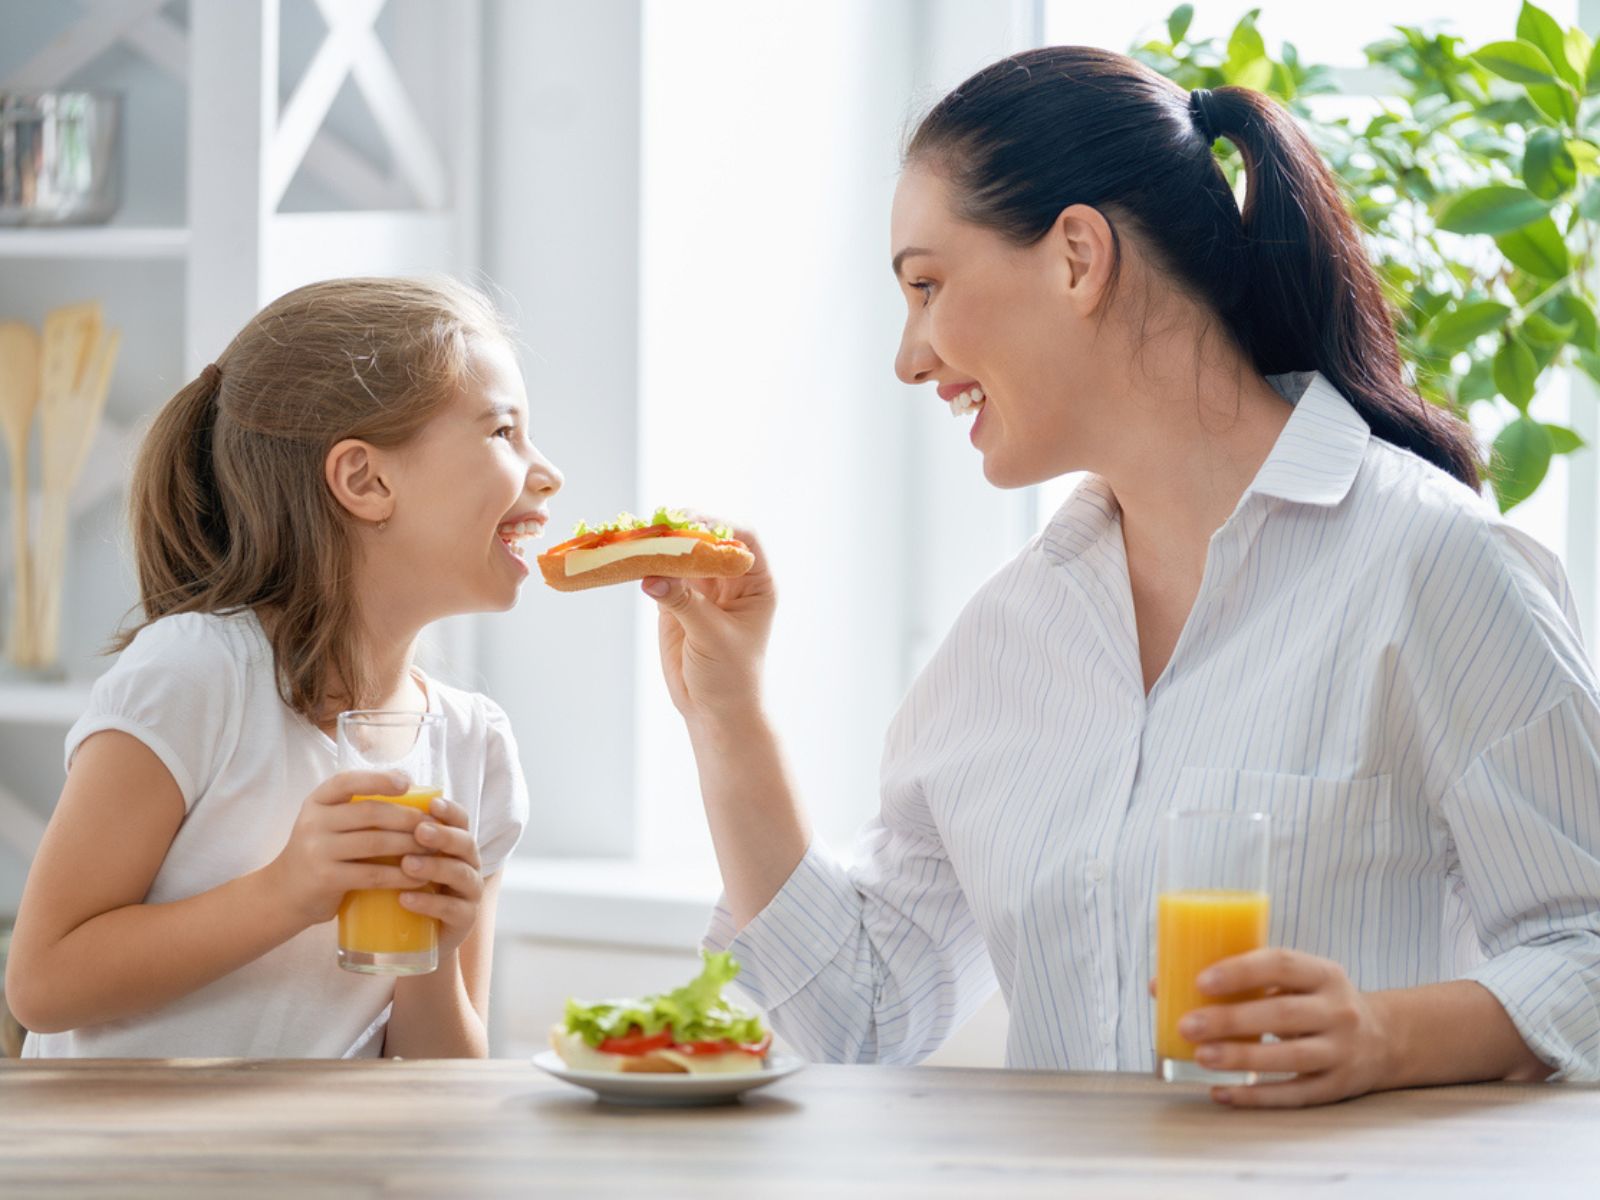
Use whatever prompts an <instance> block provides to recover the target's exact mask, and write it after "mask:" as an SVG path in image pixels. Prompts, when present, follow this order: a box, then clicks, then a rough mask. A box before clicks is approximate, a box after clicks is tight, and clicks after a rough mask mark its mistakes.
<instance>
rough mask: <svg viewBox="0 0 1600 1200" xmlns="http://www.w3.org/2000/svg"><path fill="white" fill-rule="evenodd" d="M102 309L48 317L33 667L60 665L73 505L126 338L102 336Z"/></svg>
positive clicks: (86, 307)
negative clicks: (75, 492) (70, 502)
mask: <svg viewBox="0 0 1600 1200" xmlns="http://www.w3.org/2000/svg"><path fill="white" fill-rule="evenodd" d="M102 327H103V322H102V319H101V313H100V305H99V304H97V303H88V304H74V305H68V306H67V307H65V308H58V309H55V310H54V311H53V312H50V313H48V314H46V316H45V322H44V367H43V371H42V372H41V385H40V396H39V465H40V474H41V477H42V484H43V499H42V503H41V510H42V511H41V514H40V517H41V521H40V530H39V570H38V572H37V573H36V575H35V581H34V606H33V611H34V620H35V622H36V634H37V636H36V640H35V646H34V649H35V665H36V666H48V665H49V664H51V663H53V662H55V660H56V656H57V653H58V651H59V649H60V641H61V591H62V584H63V580H64V576H65V574H66V557H67V534H68V517H69V507H68V506H69V501H70V500H71V497H72V488H73V485H74V484H76V483H77V481H78V474H79V472H81V471H82V470H83V464H84V460H85V459H86V458H87V457H88V455H89V447H90V446H91V445H93V443H94V436H95V432H96V430H97V429H98V427H99V424H100V418H101V415H102V414H103V413H104V412H105V402H106V394H107V392H108V391H109V390H110V387H111V368H112V366H113V365H114V364H115V362H116V357H117V350H118V348H119V346H120V344H121V335H120V334H118V333H116V332H113V333H111V334H110V335H109V336H106V337H102V336H101V329H102Z"/></svg>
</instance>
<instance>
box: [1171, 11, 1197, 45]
mask: <svg viewBox="0 0 1600 1200" xmlns="http://www.w3.org/2000/svg"><path fill="white" fill-rule="evenodd" d="M1193 22H1194V5H1192V4H1180V5H1178V7H1177V8H1175V9H1173V10H1172V15H1171V16H1169V17H1168V18H1167V37H1168V39H1169V40H1170V41H1171V42H1172V44H1173V45H1174V46H1176V45H1177V44H1178V43H1179V42H1181V41H1183V39H1184V35H1185V34H1187V33H1188V32H1189V26H1190V25H1191V24H1193Z"/></svg>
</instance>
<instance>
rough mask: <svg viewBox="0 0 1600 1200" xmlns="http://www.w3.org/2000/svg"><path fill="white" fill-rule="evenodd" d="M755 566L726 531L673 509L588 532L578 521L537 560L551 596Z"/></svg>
mask: <svg viewBox="0 0 1600 1200" xmlns="http://www.w3.org/2000/svg"><path fill="white" fill-rule="evenodd" d="M755 561H756V556H755V555H754V554H751V553H750V550H749V548H748V547H747V546H746V545H745V544H744V543H743V542H741V541H739V539H738V538H736V537H734V536H733V531H732V530H731V529H727V528H725V527H721V526H719V527H717V528H715V529H713V528H711V527H709V526H707V525H703V524H701V523H700V522H699V521H691V520H690V519H689V518H688V517H687V516H686V515H685V514H683V513H681V512H678V511H676V510H673V509H666V508H658V509H656V511H655V515H654V516H652V517H651V518H650V519H649V520H648V521H647V520H645V519H643V518H642V517H636V516H634V515H633V514H632V513H623V514H621V515H620V516H619V517H618V518H617V519H616V520H615V521H612V522H611V523H610V524H609V525H601V526H599V527H598V528H594V529H591V528H590V527H589V526H588V525H587V524H585V523H583V522H579V524H578V528H577V530H576V531H575V532H574V534H573V536H572V537H571V538H569V539H568V540H567V541H564V542H562V543H561V544H560V545H559V546H552V547H550V549H548V550H546V551H545V552H544V553H543V554H541V555H539V570H540V571H541V572H543V574H544V581H545V582H546V583H548V584H549V585H550V586H551V587H553V588H555V589H556V590H557V591H561V592H577V591H582V590H583V589H584V588H592V587H604V586H605V585H606V584H608V583H626V582H628V581H629V580H632V579H644V578H645V577H646V576H650V575H666V576H677V577H680V578H684V579H716V578H722V577H727V576H734V575H743V574H744V573H745V572H746V571H748V570H749V569H750V568H751V567H752V566H754V565H755Z"/></svg>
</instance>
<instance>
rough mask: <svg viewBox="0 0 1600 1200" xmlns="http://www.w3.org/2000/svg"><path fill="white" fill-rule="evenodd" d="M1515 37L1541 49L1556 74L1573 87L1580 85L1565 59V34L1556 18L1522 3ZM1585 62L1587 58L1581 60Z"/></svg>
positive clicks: (1580, 81) (1542, 10)
mask: <svg viewBox="0 0 1600 1200" xmlns="http://www.w3.org/2000/svg"><path fill="white" fill-rule="evenodd" d="M1517 37H1519V38H1520V39H1522V40H1523V41H1524V42H1528V43H1530V44H1532V45H1534V46H1536V47H1538V48H1539V50H1541V51H1543V53H1544V56H1545V58H1547V59H1549V60H1550V65H1551V66H1552V67H1554V68H1555V72H1556V74H1557V75H1559V76H1561V78H1562V79H1564V80H1566V81H1567V82H1568V83H1570V84H1571V85H1572V86H1573V87H1582V86H1583V80H1582V79H1581V78H1580V77H1579V75H1578V73H1577V72H1576V71H1574V70H1573V69H1572V64H1571V63H1570V62H1568V61H1567V35H1566V33H1565V32H1564V31H1563V30H1562V28H1561V26H1560V25H1558V24H1556V19H1555V18H1554V17H1552V16H1551V15H1550V14H1549V13H1547V12H1545V11H1544V9H1542V8H1536V7H1535V6H1534V5H1532V4H1529V3H1526V0H1524V3H1523V5H1522V11H1521V12H1520V13H1518V14H1517ZM1583 61H1584V62H1587V61H1588V60H1587V59H1585V60H1583Z"/></svg>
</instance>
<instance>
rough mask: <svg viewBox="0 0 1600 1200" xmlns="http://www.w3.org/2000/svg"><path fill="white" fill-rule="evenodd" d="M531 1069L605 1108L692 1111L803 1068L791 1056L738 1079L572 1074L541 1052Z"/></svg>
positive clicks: (770, 1058)
mask: <svg viewBox="0 0 1600 1200" xmlns="http://www.w3.org/2000/svg"><path fill="white" fill-rule="evenodd" d="M533 1065H534V1066H536V1067H538V1068H539V1069H540V1070H541V1071H544V1072H546V1073H547V1074H550V1075H554V1076H555V1077H556V1078H557V1079H560V1080H563V1081H564V1082H566V1083H571V1084H575V1085H577V1086H578V1087H582V1088H588V1089H589V1090H590V1091H591V1092H593V1093H595V1095H597V1096H599V1097H600V1099H601V1100H603V1101H605V1102H606V1103H608V1104H640V1105H656V1106H660V1107H678V1106H682V1107H693V1106H697V1105H703V1104H728V1103H730V1102H731V1101H734V1100H737V1099H738V1098H739V1097H740V1096H741V1095H743V1094H744V1093H745V1092H748V1091H752V1090H754V1089H755V1088H762V1087H766V1086H767V1085H768V1084H770V1083H777V1082H778V1080H780V1079H782V1078H784V1077H785V1076H787V1075H793V1074H794V1073H795V1072H796V1071H798V1070H799V1069H800V1068H801V1067H803V1066H805V1065H806V1064H805V1061H804V1060H803V1059H799V1058H796V1057H795V1056H794V1055H792V1054H769V1055H767V1062H766V1065H765V1066H764V1067H762V1068H761V1070H759V1071H743V1072H740V1073H739V1074H738V1075H642V1074H641V1075H618V1074H612V1073H610V1072H607V1071H574V1070H573V1069H572V1068H571V1067H569V1066H567V1064H566V1063H564V1062H562V1061H561V1057H560V1055H558V1054H557V1053H556V1052H555V1051H554V1050H541V1051H540V1052H539V1053H538V1054H535V1055H534V1056H533Z"/></svg>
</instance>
